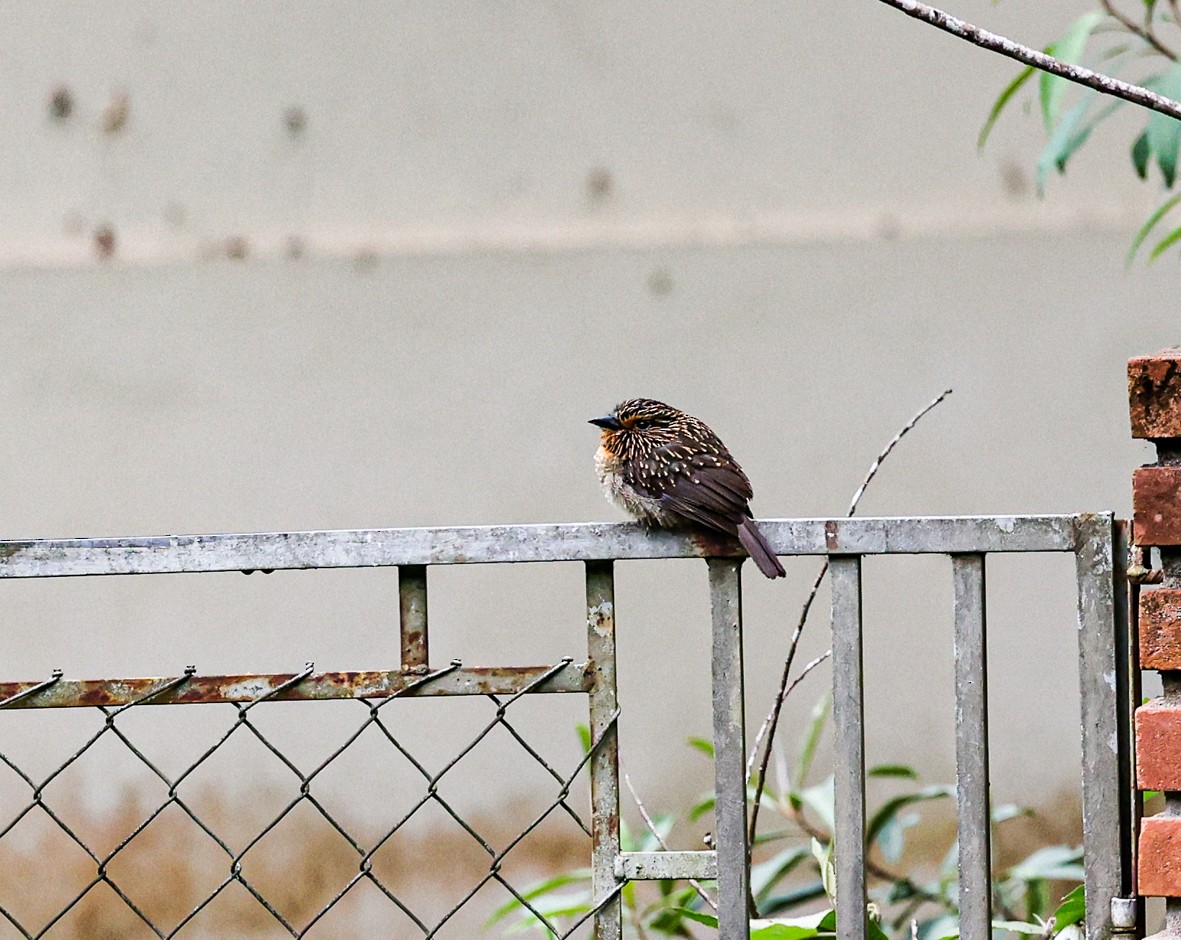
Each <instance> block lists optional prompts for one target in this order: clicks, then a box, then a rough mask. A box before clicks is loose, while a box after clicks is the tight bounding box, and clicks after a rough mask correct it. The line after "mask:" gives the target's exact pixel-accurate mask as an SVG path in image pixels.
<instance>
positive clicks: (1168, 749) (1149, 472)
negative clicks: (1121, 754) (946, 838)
mask: <svg viewBox="0 0 1181 940" xmlns="http://www.w3.org/2000/svg"><path fill="white" fill-rule="evenodd" d="M1128 396H1129V400H1130V405H1131V416H1132V436H1133V437H1136V438H1141V439H1144V440H1150V441H1152V442H1153V443H1154V444H1155V445H1156V449H1157V462H1156V463H1155V464H1153V465H1151V466H1147V467H1141V468H1140V469H1138V470H1136V471H1135V473H1134V474H1133V476H1132V505H1133V511H1134V521H1133V534H1132V537H1133V541H1134V543H1135V544H1136V545H1138V546H1140V547H1142V548H1155V549H1157V550H1158V551H1159V554H1160V566H1159V569H1158V570H1157V571H1155V572H1152V578H1151V579H1150V580H1152V581H1155V582H1156V584H1155V585H1154V586H1151V587H1149V586H1145V587H1144V588H1143V589H1142V590H1141V591H1140V602H1139V610H1138V616H1137V622H1138V635H1139V647H1140V667H1141V668H1142V669H1157V670H1160V671H1161V681H1162V685H1163V689H1164V693H1163V695H1162V696H1161V697H1160V698H1157V699H1153V700H1152V701H1151V702H1148V703H1146V704H1144V705H1142V706H1140V707H1139V708H1138V709H1137V710H1136V785H1137V786H1138V787H1139V788H1140V789H1141V790H1163V791H1165V793H1166V801H1165V809H1164V811H1163V812H1161V813H1160V814H1158V815H1156V816H1149V817H1147V818H1145V819H1144V820H1143V823H1142V824H1141V827H1140V840H1139V850H1138V853H1137V854H1138V864H1137V887H1138V890H1139V892H1140V893H1141V894H1143V895H1148V896H1152V897H1166V898H1178V897H1181V800H1177V799H1174V798H1172V797H1173V796H1174V795H1176V796H1181V349H1167V350H1164V351H1163V352H1160V353H1157V354H1156V355H1153V356H1143V357H1139V358H1136V359H1132V360H1130V361H1129V362H1128Z"/></svg>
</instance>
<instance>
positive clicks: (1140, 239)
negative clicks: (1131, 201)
mask: <svg viewBox="0 0 1181 940" xmlns="http://www.w3.org/2000/svg"><path fill="white" fill-rule="evenodd" d="M1178 202H1181V193H1178V194H1177V195H1176V196H1171V197H1169V198H1168V199H1166V200H1165V201H1164V202H1163V203H1161V204H1160V205H1159V206H1157V208H1156V210H1155V211H1154V212H1153V213H1152V215H1150V216H1149V217H1148V218H1147V219H1145V220H1144V224H1143V225H1141V226H1140V229H1139V231H1137V232H1136V236H1135V238H1133V239H1132V245H1131V247H1130V248H1128V257H1127V262H1128V264H1131V263H1132V259H1134V258H1135V257H1136V252H1137V251H1139V250H1140V246H1141V245H1142V244H1144V239H1145V238H1147V237H1148V233H1149V232H1151V231H1152V230H1153V228H1155V227H1156V224H1157V223H1158V222H1159V221H1160V220H1161V219H1163V218H1164V217H1165V215H1166V214H1167V213H1168V212H1169V210H1170V209H1172V208H1173V207H1174V206H1175V205H1177V203H1178Z"/></svg>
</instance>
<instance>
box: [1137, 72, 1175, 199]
mask: <svg viewBox="0 0 1181 940" xmlns="http://www.w3.org/2000/svg"><path fill="white" fill-rule="evenodd" d="M1155 90H1156V91H1157V92H1159V93H1160V94H1162V95H1164V96H1165V97H1167V98H1172V99H1173V100H1174V101H1176V100H1178V99H1181V65H1174V66H1173V67H1172V68H1170V69H1169V70H1168V71H1167V72H1165V73H1164V75H1162V76H1161V77H1160V81H1159V82H1157V85H1156V89H1155ZM1145 134H1147V135H1148V148H1149V149H1150V150H1151V151H1152V152H1153V153H1154V154H1156V163H1157V166H1159V167H1160V171H1161V176H1163V177H1164V180H1165V187H1166V188H1168V189H1172V188H1173V182H1174V180H1176V178H1177V149H1178V146H1179V145H1181V121H1178V120H1177V119H1176V118H1171V117H1168V116H1166V115H1164V114H1159V113H1157V112H1155V111H1154V112H1153V114H1152V116H1151V117H1150V118H1149V119H1148V128H1147V129H1146V130H1145Z"/></svg>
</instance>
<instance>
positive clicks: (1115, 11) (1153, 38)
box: [1099, 0, 1177, 62]
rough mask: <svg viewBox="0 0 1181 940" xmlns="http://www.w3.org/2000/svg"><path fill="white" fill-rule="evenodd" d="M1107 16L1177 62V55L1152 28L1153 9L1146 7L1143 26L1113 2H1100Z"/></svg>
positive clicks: (1109, 0)
mask: <svg viewBox="0 0 1181 940" xmlns="http://www.w3.org/2000/svg"><path fill="white" fill-rule="evenodd" d="M1099 2H1100V3H1101V4H1102V6H1103V9H1104V10H1105V11H1106V13H1107V15H1108V16H1110V17H1111V18H1112V19H1113V20H1115V21H1116V22H1117V23H1119V24H1120V26H1122V27H1123V28H1124V29H1126V30H1127V31H1128V32H1129V33H1132V34H1133V35H1135V36H1139V37H1140V38H1141V39H1143V40H1144V41H1145V42H1146V43H1148V44H1149V45H1150V46H1152V48H1153V49H1155V50H1156V51H1157V52H1159V53H1160V54H1161V55H1163V56H1166V57H1167V58H1169V59H1172V60H1173V61H1174V62H1176V61H1177V54H1176V53H1175V52H1174V51H1173V50H1172V49H1170V48H1169V47H1168V46H1166V45H1165V44H1164V43H1163V42H1161V41H1160V40H1159V39H1158V38H1157V35H1156V30H1154V29H1153V28H1152V7H1145V13H1144V25H1143V26H1141V25H1140V24H1139V23H1137V22H1136V21H1135V20H1133V19H1131V18H1130V17H1129V16H1127V15H1126V14H1124V13H1123V12H1122V11H1121V10H1120V9H1119V8H1118V7H1117V6H1116V5H1115V3H1114V2H1113V0H1099Z"/></svg>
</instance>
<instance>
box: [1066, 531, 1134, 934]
mask: <svg viewBox="0 0 1181 940" xmlns="http://www.w3.org/2000/svg"><path fill="white" fill-rule="evenodd" d="M1114 523H1115V520H1114V519H1113V517H1112V516H1111V514H1110V513H1104V514H1100V515H1096V516H1093V517H1090V518H1089V519H1086V520H1082V521H1080V524H1079V540H1078V545H1077V549H1076V555H1075V572H1076V578H1077V582H1078V649H1079V686H1080V693H1081V700H1082V709H1081V711H1082V725H1083V852H1084V865H1085V870H1086V894H1087V912H1088V917H1087V940H1107V938H1108V937H1109V936H1110V934H1111V899H1112V898H1114V897H1118V896H1120V889H1121V883H1122V881H1123V867H1124V866H1123V856H1122V852H1121V848H1122V842H1123V834H1122V832H1121V829H1120V815H1121V814H1120V804H1121V802H1122V797H1121V794H1120V777H1121V771H1120V750H1119V747H1120V737H1121V732H1120V729H1119V728H1118V721H1119V715H1120V713H1121V706H1120V703H1119V700H1118V691H1117V682H1116V676H1117V673H1118V667H1117V664H1116V648H1115V643H1116V612H1115V587H1114V568H1113V566H1114V559H1113V542H1114V536H1115V526H1114Z"/></svg>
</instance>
